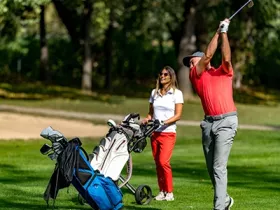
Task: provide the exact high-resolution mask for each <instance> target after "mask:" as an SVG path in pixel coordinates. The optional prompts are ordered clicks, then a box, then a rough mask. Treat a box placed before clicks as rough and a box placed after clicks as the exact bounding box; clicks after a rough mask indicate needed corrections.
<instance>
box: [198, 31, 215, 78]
mask: <svg viewBox="0 0 280 210" xmlns="http://www.w3.org/2000/svg"><path fill="white" fill-rule="evenodd" d="M219 36H220V34H219V31H217V32H216V33H215V35H214V36H213V38H212V39H211V41H210V43H209V44H208V46H207V48H206V50H205V54H204V56H203V57H202V58H201V59H200V60H199V62H198V64H197V65H196V73H197V75H201V74H202V72H203V71H205V69H206V67H207V65H208V64H209V63H210V61H211V59H212V58H213V56H214V54H215V52H216V50H217V47H218V39H219Z"/></svg>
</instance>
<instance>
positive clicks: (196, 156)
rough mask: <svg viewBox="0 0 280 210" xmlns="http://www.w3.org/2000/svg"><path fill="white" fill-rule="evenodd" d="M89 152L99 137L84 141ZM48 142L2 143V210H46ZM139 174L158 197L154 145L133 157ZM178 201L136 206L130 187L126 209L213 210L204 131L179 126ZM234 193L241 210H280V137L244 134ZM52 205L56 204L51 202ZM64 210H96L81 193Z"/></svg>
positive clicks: (233, 168) (232, 162) (63, 199)
mask: <svg viewBox="0 0 280 210" xmlns="http://www.w3.org/2000/svg"><path fill="white" fill-rule="evenodd" d="M82 141H83V146H84V148H85V149H86V151H88V152H90V151H92V148H93V147H94V146H95V145H97V144H98V142H99V139H82ZM44 143H47V140H45V139H38V140H37V141H20V140H19V141H0V159H1V163H0V165H1V170H0V189H1V193H0V204H1V205H0V206H1V207H0V209H1V210H14V209H46V204H45V202H44V200H43V198H42V194H43V192H44V190H45V188H46V186H47V183H48V180H49V178H50V176H51V174H52V172H53V168H54V162H53V161H51V160H50V159H48V158H47V157H46V156H43V155H41V154H40V152H39V149H40V147H41V145H42V144H44ZM133 163H134V167H133V169H134V170H133V176H132V178H131V180H130V183H131V184H132V185H133V186H134V187H137V186H139V185H141V184H147V185H149V186H150V187H151V188H152V190H153V194H156V193H157V184H156V176H155V165H154V163H153V159H152V156H151V149H150V145H149V144H148V146H147V147H146V149H145V150H144V152H143V153H140V154H135V153H134V154H133ZM172 166H173V175H174V188H175V190H174V194H175V196H176V197H175V201H174V202H158V201H152V202H151V203H150V204H149V205H145V206H140V205H137V204H136V203H135V199H134V195H133V194H131V193H130V191H129V190H128V189H126V188H125V187H124V188H122V191H123V193H124V198H123V200H124V204H125V208H124V209H131V210H132V209H136V210H137V209H151V210H159V209H166V210H167V209H168V210H169V209H170V210H171V209H180V210H185V209H202V210H207V209H209V210H210V209H211V208H212V186H211V184H210V181H209V178H208V175H207V171H206V168H205V162H204V157H203V154H202V149H201V140H200V129H199V128H197V127H179V129H178V140H177V143H176V147H175V150H174V154H173V158H172ZM228 169H229V188H228V191H229V193H230V194H231V196H232V197H234V199H235V204H234V208H232V209H237V210H243V209H248V210H264V209H269V210H270V209H280V204H279V197H280V185H279V183H280V133H279V132H271V131H246V130H240V131H239V132H238V134H237V137H236V139H235V142H234V145H233V148H232V152H231V156H230V159H229V164H228ZM51 204H52V202H51ZM55 205H56V207H57V208H59V209H65V210H66V209H68V210H69V209H90V207H89V206H87V205H85V206H81V205H80V204H78V203H77V191H76V190H75V189H74V188H73V187H70V188H69V189H68V190H67V188H66V189H63V190H60V192H59V195H58V198H57V200H56V203H55Z"/></svg>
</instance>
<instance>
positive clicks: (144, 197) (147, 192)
mask: <svg viewBox="0 0 280 210" xmlns="http://www.w3.org/2000/svg"><path fill="white" fill-rule="evenodd" d="M134 196H135V201H136V203H138V204H140V205H145V204H149V203H150V202H151V200H152V199H153V195H152V190H151V188H150V187H149V186H148V185H140V186H139V187H137V189H136V191H135V194H134Z"/></svg>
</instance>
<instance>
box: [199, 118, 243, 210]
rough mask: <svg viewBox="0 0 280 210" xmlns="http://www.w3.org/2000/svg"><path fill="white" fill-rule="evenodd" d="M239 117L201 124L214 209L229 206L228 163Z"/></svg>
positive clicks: (207, 121) (210, 120)
mask: <svg viewBox="0 0 280 210" xmlns="http://www.w3.org/2000/svg"><path fill="white" fill-rule="evenodd" d="M237 126H238V118H237V115H233V116H226V117H223V118H222V119H219V118H217V119H215V118H214V119H211V118H210V119H209V118H207V116H206V117H205V119H204V120H203V121H202V122H201V124H200V127H201V129H202V145H203V152H204V156H205V160H206V165H207V169H208V173H209V176H210V178H211V181H212V184H213V187H214V201H213V202H214V209H215V210H224V209H225V207H226V206H227V205H228V204H229V201H230V198H229V195H228V194H227V162H228V157H229V154H230V150H231V147H232V144H233V139H234V137H235V135H236V132H237Z"/></svg>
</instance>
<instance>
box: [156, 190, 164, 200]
mask: <svg viewBox="0 0 280 210" xmlns="http://www.w3.org/2000/svg"><path fill="white" fill-rule="evenodd" d="M154 199H155V200H157V201H164V200H165V193H164V192H163V191H160V192H159V194H158V195H157V196H155V197H154Z"/></svg>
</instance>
